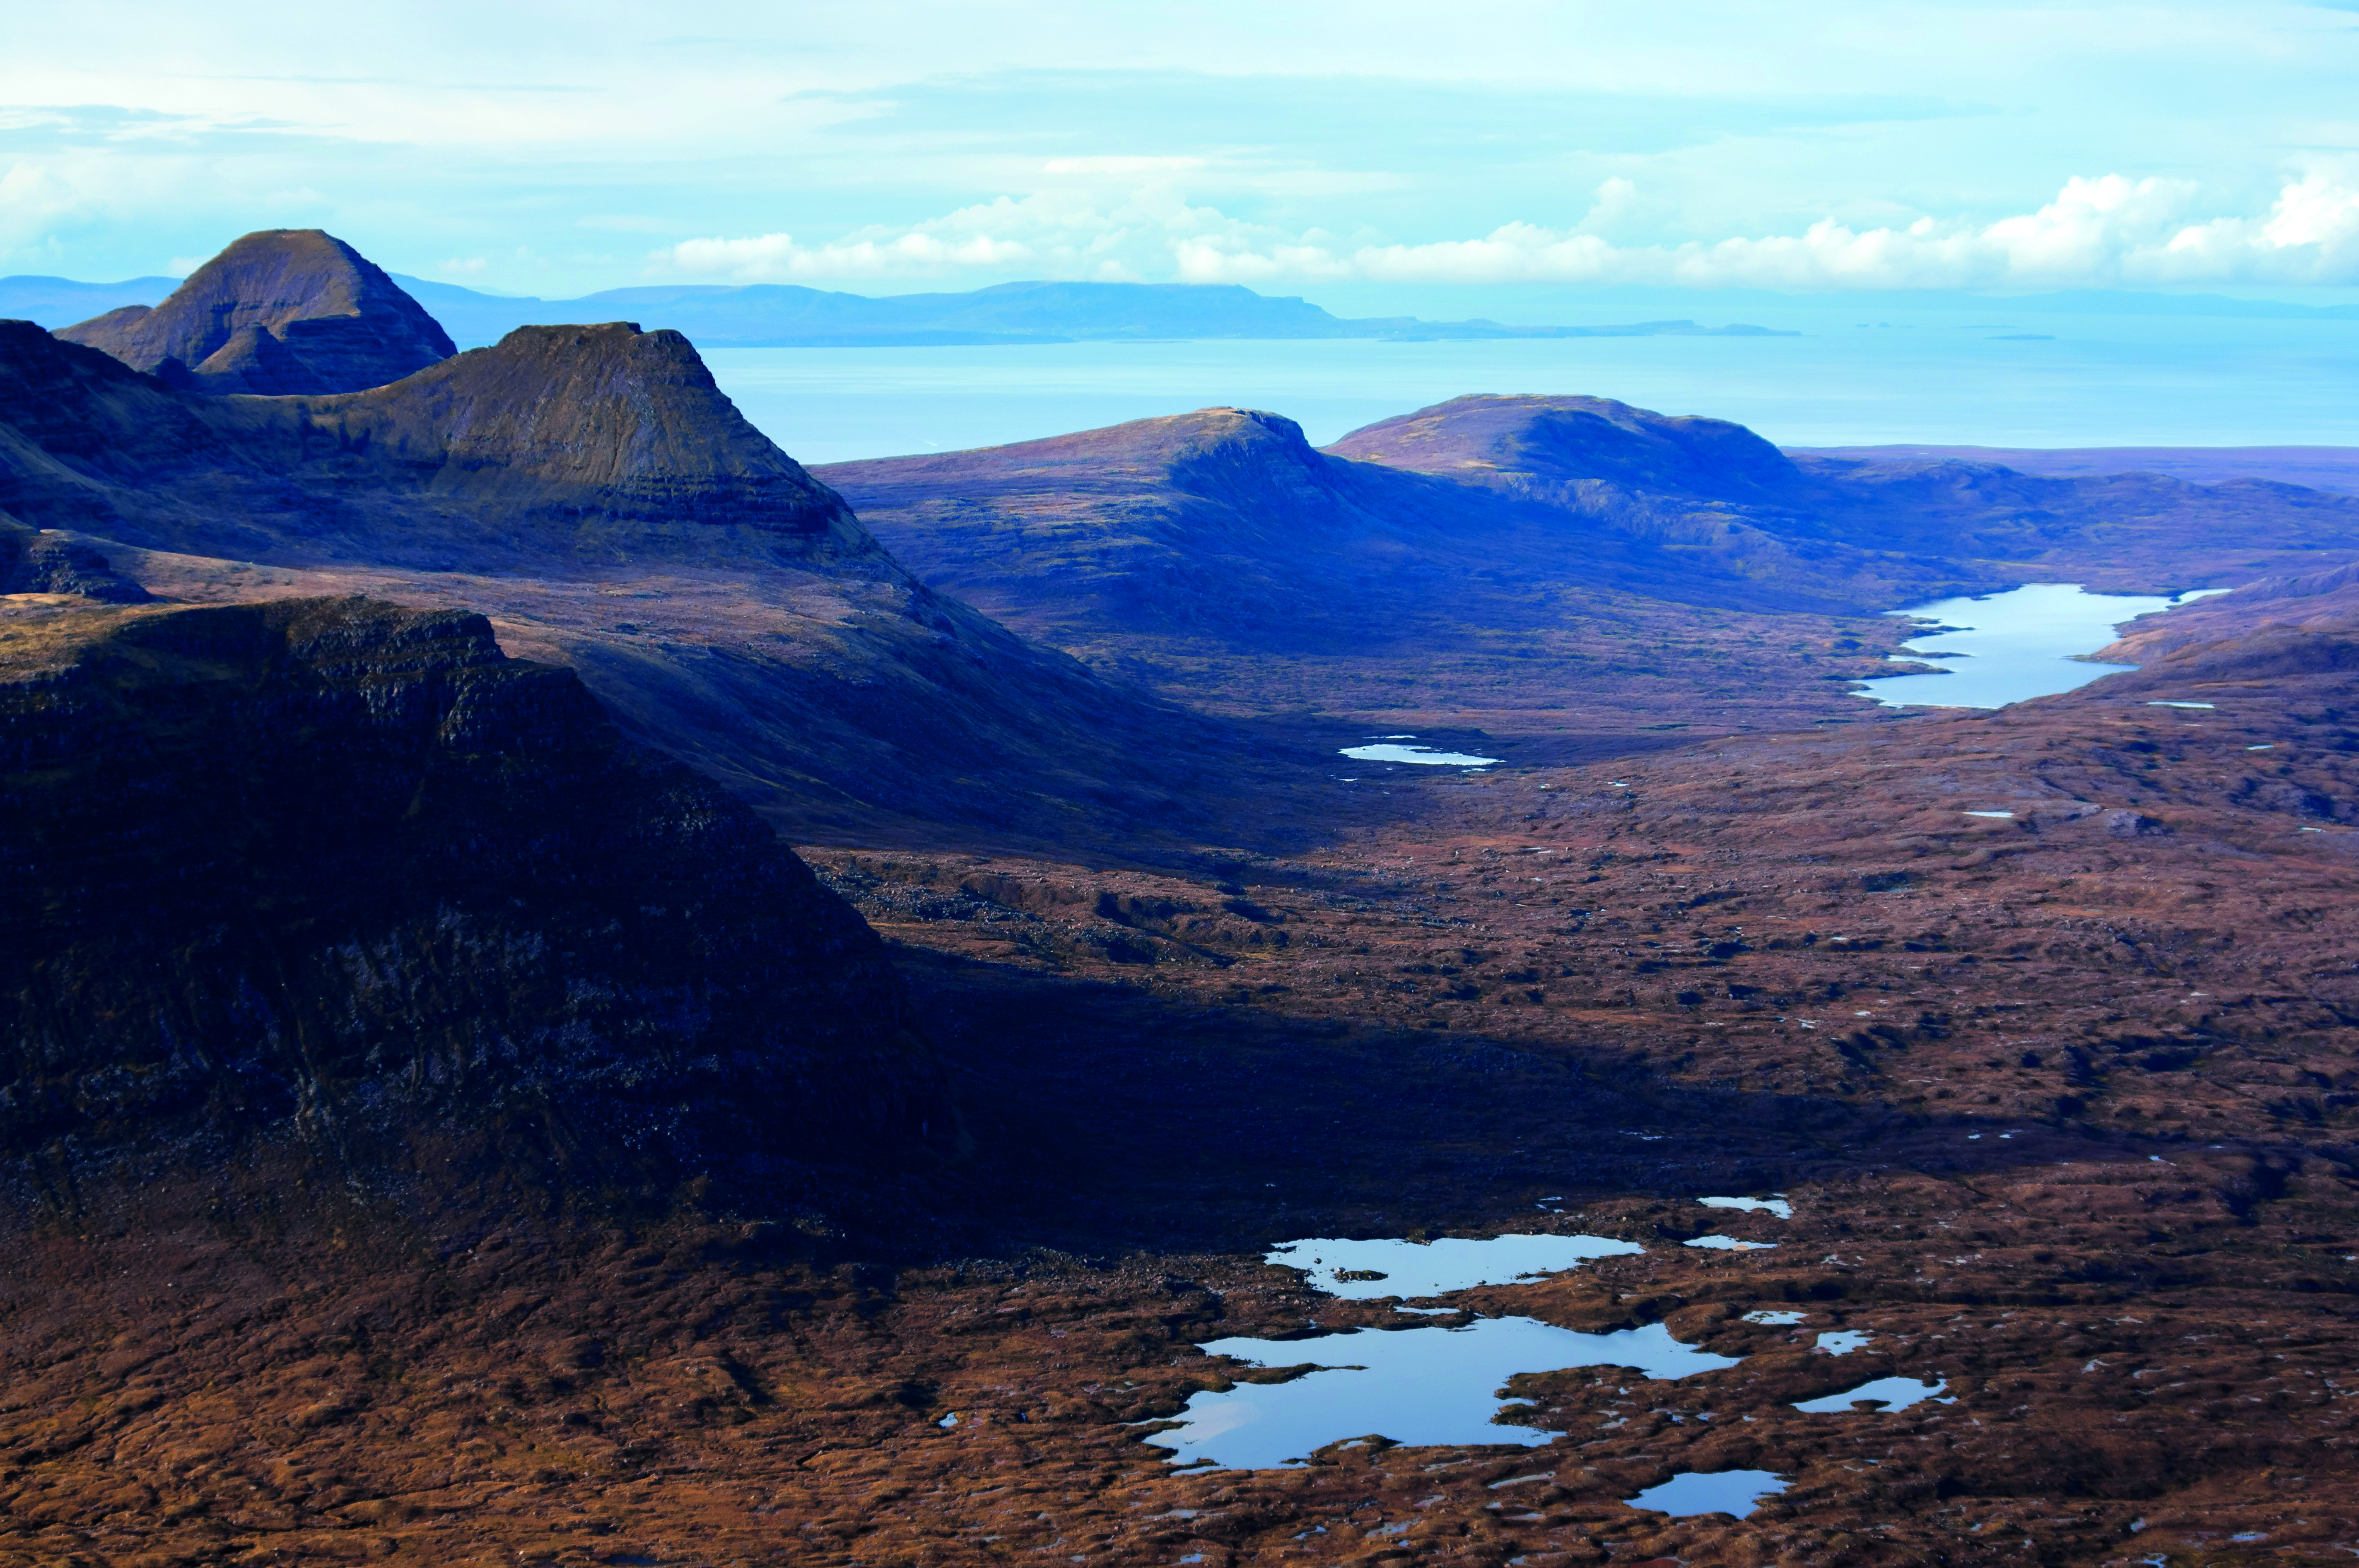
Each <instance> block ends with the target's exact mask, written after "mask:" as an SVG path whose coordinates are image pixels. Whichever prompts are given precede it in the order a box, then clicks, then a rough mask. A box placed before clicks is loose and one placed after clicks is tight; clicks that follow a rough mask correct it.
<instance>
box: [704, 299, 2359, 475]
mask: <svg viewBox="0 0 2359 1568" xmlns="http://www.w3.org/2000/svg"><path fill="white" fill-rule="evenodd" d="M1711 324H1715V325H1716V324H1719V323H1711ZM1756 324H1758V325H1763V326H1767V327H1771V328H1773V329H1777V330H1787V331H1792V332H1794V333H1795V335H1794V336H1790V337H1766V336H1765V337H1671V336H1658V337H1623V338H1566V339H1510V340H1494V341H1373V340H1360V339H1335V340H1323V339H1314V340H1284V341H1251V340H1201V339H1200V340H1189V341H1144V342H1077V343H1038V344H1025V345H1020V346H1006V347H1001V346H992V347H975V348H892V349H867V348H859V349H711V350H707V351H705V357H706V359H707V361H708V362H710V363H711V365H712V372H713V374H714V376H715V377H716V378H718V380H719V382H720V384H721V385H722V387H723V390H725V391H726V392H727V393H728V394H729V395H730V396H731V397H732V398H734V400H735V401H736V403H737V405H738V406H739V407H740V408H741V409H743V410H744V411H745V416H746V417H747V418H749V419H751V420H752V421H753V422H754V423H755V425H756V426H757V427H760V428H761V429H762V430H763V431H764V432H765V433H766V434H767V435H768V436H770V437H771V438H773V439H774V440H776V441H777V443H778V444H779V445H780V446H781V447H783V448H785V449H787V450H788V452H790V453H792V454H793V455H794V456H795V457H796V458H798V459H799V460H801V461H803V462H805V463H829V462H843V461H848V460H853V459H858V458H875V457H893V456H900V455H905V454H910V453H918V452H937V451H957V450H961V449H966V448H972V447H986V446H997V445H1001V444H1004V443H1006V442H1011V441H1023V440H1030V439H1034V438H1038V437H1043V436H1053V435H1060V434H1063V433H1066V432H1068V431H1073V430H1085V429H1091V428H1093V427H1099V426H1103V425H1114V424H1119V423H1121V422H1122V421H1124V420H1128V419H1144V418H1150V417H1153V416H1159V415H1169V414H1181V413H1186V412H1187V411H1189V410H1190V409H1195V408H1203V407H1209V406H1219V405H1229V406H1242V407H1249V408H1259V409H1266V410H1268V411H1270V412H1272V413H1277V414H1283V415H1285V416H1287V417H1288V418H1290V419H1293V420H1295V421H1296V422H1297V423H1299V425H1301V427H1302V428H1303V430H1304V433H1305V434H1306V435H1308V436H1309V437H1310V440H1311V441H1312V442H1313V443H1314V444H1321V445H1323V444H1324V443H1326V442H1330V441H1332V440H1334V439H1336V438H1338V437H1341V436H1343V435H1344V434H1345V433H1346V432H1348V431H1351V430H1353V429H1356V428H1358V427H1361V426H1363V425H1366V424H1370V423H1372V422H1374V421H1375V420H1378V419H1383V418H1386V417H1389V416H1392V415H1396V414H1403V413H1407V412H1409V411H1411V410H1413V409H1418V408H1423V407H1427V406H1431V405H1433V404H1436V403H1440V402H1444V401H1446V400H1448V399H1450V398H1452V397H1457V396H1461V395H1465V394H1468V393H1502V394H1513V393H1545V394H1568V393H1580V394H1587V395H1594V396H1600V397H1612V398H1617V399H1619V400H1621V401H1623V402H1625V403H1631V404H1636V405H1637V406H1640V407H1643V408H1651V409H1654V410H1656V411H1657V412H1659V413H1664V414H1700V415H1709V416H1713V417H1716V418H1722V419H1733V420H1735V421H1737V422H1738V423H1740V424H1743V425H1747V426H1750V427H1752V428H1753V429H1755V430H1756V431H1758V432H1759V433H1760V434H1761V435H1763V436H1765V437H1767V438H1769V439H1770V440H1772V441H1775V442H1777V444H1778V445H1780V446H1788V447H1838V446H1860V445H1951V446H1988V447H2114V446H2128V447H2136V446H2191V447H2236V446H2359V320H2342V319H2293V320H2287V319H2241V318H2233V317H2230V318H2214V317H2153V316H2104V315H2062V314H2055V313H2049V314H2042V315H2033V314H2028V313H2027V314H2024V315H2020V316H2013V317H2010V316H2009V315H2007V314H2006V313H2005V311H2004V309H2003V308H1994V309H1993V310H1991V311H1989V312H1987V313H1983V314H1976V313H1973V312H1961V311H1957V310H1938V311H1936V310H1928V311H1924V312H1921V313H1919V314H1917V315H1913V316H1912V315H1909V314H1907V313H1895V312H1891V311H1884V310H1879V311H1878V312H1877V313H1873V314H1871V313H1867V312H1855V311H1849V310H1844V309H1842V308H1839V307H1838V308H1813V309H1811V310H1809V311H1792V312H1788V313H1786V314H1784V315H1782V316H1780V317H1778V318H1777V319H1761V320H1757V321H1756Z"/></svg>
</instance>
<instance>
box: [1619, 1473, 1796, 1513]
mask: <svg viewBox="0 0 2359 1568" xmlns="http://www.w3.org/2000/svg"><path fill="white" fill-rule="evenodd" d="M1785 1489H1786V1483H1785V1481H1784V1480H1783V1479H1782V1478H1781V1477H1780V1476H1778V1475H1777V1472H1776V1471H1774V1470H1712V1471H1702V1470H1690V1471H1689V1472H1688V1473H1687V1474H1686V1475H1684V1476H1672V1477H1671V1478H1670V1479H1669V1480H1668V1481H1666V1482H1664V1483H1663V1484H1662V1485H1661V1486H1659V1487H1647V1489H1646V1490H1645V1491H1643V1492H1641V1493H1639V1494H1638V1495H1637V1496H1636V1497H1635V1498H1625V1499H1624V1500H1625V1502H1627V1503H1628V1504H1629V1506H1630V1507H1632V1508H1634V1509H1653V1510H1654V1511H1655V1512H1657V1513H1665V1514H1670V1515H1673V1516H1675V1517H1685V1516H1687V1515H1690V1514H1734V1515H1735V1516H1736V1517H1737V1518H1738V1519H1743V1518H1745V1516H1746V1515H1747V1514H1749V1513H1751V1512H1752V1511H1753V1510H1754V1509H1756V1508H1758V1507H1759V1506H1760V1504H1761V1499H1762V1498H1774V1497H1776V1496H1777V1494H1778V1493H1780V1492H1782V1491H1784V1490H1785Z"/></svg>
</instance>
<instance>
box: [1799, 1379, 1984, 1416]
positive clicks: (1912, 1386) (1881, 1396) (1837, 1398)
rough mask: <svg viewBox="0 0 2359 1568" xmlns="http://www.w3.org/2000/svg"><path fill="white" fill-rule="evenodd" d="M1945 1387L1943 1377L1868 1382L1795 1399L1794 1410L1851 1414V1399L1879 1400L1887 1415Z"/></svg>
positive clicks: (1817, 1413)
mask: <svg viewBox="0 0 2359 1568" xmlns="http://www.w3.org/2000/svg"><path fill="white" fill-rule="evenodd" d="M1947 1387H1949V1379H1945V1378H1935V1379H1932V1380H1931V1381H1930V1382H1924V1383H1920V1382H1919V1381H1918V1380H1917V1379H1914V1378H1878V1379H1876V1380H1875V1381H1874V1382H1872V1383H1862V1384H1861V1385H1860V1386H1859V1387H1858V1388H1856V1389H1845V1390H1843V1392H1842V1393H1839V1394H1829V1395H1827V1396H1826V1397H1825V1398H1823V1399H1816V1400H1796V1401H1795V1404H1794V1408H1795V1409H1796V1410H1798V1411H1806V1412H1808V1413H1810V1414H1811V1415H1825V1414H1829V1413H1833V1414H1838V1415H1847V1414H1849V1413H1851V1408H1852V1401H1853V1400H1883V1401H1884V1410H1883V1411H1882V1412H1881V1413H1883V1414H1886V1415H1888V1414H1890V1413H1892V1412H1893V1411H1905V1410H1907V1409H1908V1407H1909V1406H1910V1405H1916V1404H1922V1403H1924V1402H1925V1401H1926V1400H1930V1399H1933V1398H1935V1397H1936V1396H1938V1395H1939V1394H1940V1391H1941V1390H1943V1389H1945V1388H1947ZM1941 1402H1942V1403H1944V1404H1947V1403H1948V1402H1949V1401H1948V1400H1942V1401H1941Z"/></svg>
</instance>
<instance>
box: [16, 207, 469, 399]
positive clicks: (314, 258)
mask: <svg viewBox="0 0 2359 1568" xmlns="http://www.w3.org/2000/svg"><path fill="white" fill-rule="evenodd" d="M58 335H59V336H60V337H61V338H64V339H66V340H67V341H70V342H77V343H82V344H86V345H88V346H89V347H91V348H94V349H103V350H104V351H106V352H108V353H110V354H113V355H114V357H115V358H117V359H119V360H121V361H122V362H124V363H125V364H127V365H129V366H131V367H132V368H133V369H135V370H143V371H148V372H151V373H155V374H156V375H158V376H160V377H161V378H163V379H164V380H165V381H168V382H170V383H171V384H174V385H178V386H187V387H191V388H195V389H197V390H200V391H204V392H214V393H233V392H246V393H261V394H265V395H277V394H283V393H324V392H353V391H358V390H360V389H361V388H363V387H370V386H379V385H382V384H385V383H386V382H389V381H398V380H400V379H401V378H402V377H403V376H405V375H408V374H409V373H411V372H413V371H419V370H423V369H425V368H426V367H427V366H428V365H430V364H432V363H434V362H436V361H437V360H441V359H447V358H448V357H449V356H450V355H451V354H452V353H453V352H455V349H454V348H453V346H452V344H451V338H450V334H449V333H447V332H445V331H443V330H442V328H441V327H440V324H438V323H437V322H436V321H435V319H434V318H433V317H431V316H429V315H428V314H427V313H426V311H425V310H424V309H423V308H421V307H420V306H419V303H418V301H416V300H415V299H412V298H411V297H409V296H408V295H407V294H405V293H403V292H402V289H401V286H400V285H399V284H397V283H396V282H394V281H393V279H392V278H390V277H388V276H386V274H385V272H384V270H383V269H382V268H380V267H378V266H377V265H375V263H373V262H371V261H370V260H369V259H368V258H367V257H365V256H364V255H362V254H360V253H359V252H358V251H355V250H353V248H352V247H351V246H350V245H348V244H346V243H343V242H342V240H339V239H337V238H336V237H335V236H333V235H332V234H328V233H324V232H321V231H320V230H318V229H266V230H263V231H261V232H257V233H252V234H248V235H246V236H245V237H244V238H243V239H240V240H238V241H236V242H235V243H233V244H231V245H230V247H229V248H228V249H226V250H224V251H223V252H222V253H221V254H219V255H217V256H215V257H213V259H212V260H211V261H209V262H207V263H206V264H205V265H203V266H201V267H199V268H198V269H197V270H196V271H195V272H193V273H191V274H190V276H189V278H188V281H186V282H185V283H183V284H181V285H180V287H178V288H176V289H174V290H173V291H172V293H171V295H170V296H169V297H167V298H166V299H165V300H164V302H163V303H162V304H160V305H158V306H156V307H155V308H152V309H150V308H148V307H147V306H144V305H125V306H122V307H119V308H115V309H113V310H110V311H108V312H106V313H105V314H104V315H103V316H97V317H93V318H92V319H90V320H87V321H83V322H80V323H78V324H77V325H74V326H71V327H67V328H64V329H62V330H60V332H59V333H58Z"/></svg>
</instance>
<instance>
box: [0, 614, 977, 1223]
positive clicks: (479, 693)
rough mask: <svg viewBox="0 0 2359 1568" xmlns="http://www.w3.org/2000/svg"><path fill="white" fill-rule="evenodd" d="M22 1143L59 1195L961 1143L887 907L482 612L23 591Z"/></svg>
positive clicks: (631, 1178) (4, 800)
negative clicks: (251, 1161)
mask: <svg viewBox="0 0 2359 1568" xmlns="http://www.w3.org/2000/svg"><path fill="white" fill-rule="evenodd" d="M0 817H5V820H6V821H7V822H8V823H9V825H10V831H9V833H8V835H7V838H6V840H5V856H4V857H0V1021H4V1022H0V1042H5V1044H0V1053H5V1054H0V1157H5V1162H6V1164H7V1165H8V1166H9V1167H10V1168H11V1169H10V1172H9V1177H10V1180H9V1184H10V1185H12V1186H15V1187H16V1188H17V1192H16V1196H17V1197H18V1198H19V1199H20V1200H21V1201H25V1202H29V1203H31V1204H33V1205H34V1206H36V1207H37V1208H60V1207H62V1208H71V1207H73V1206H77V1205H79V1204H81V1203H83V1202H85V1201H91V1199H90V1195H91V1194H92V1193H93V1192H96V1191H99V1190H101V1189H102V1188H107V1187H119V1186H120V1185H121V1178H123V1177H124V1176H126V1175H129V1174H134V1173H143V1172H149V1171H155V1172H163V1173H173V1172H182V1173H186V1172H191V1171H200V1170H204V1169H207V1168H210V1167H211V1166H212V1165H213V1164H215V1163H216V1162H222V1161H224V1160H227V1159H230V1158H232V1157H233V1156H238V1157H241V1158H243V1157H245V1156H247V1155H252V1154H254V1152H255V1151H257V1150H259V1151H263V1152H266V1153H268V1154H269V1157H270V1158H271V1159H274V1160H277V1161H279V1162H282V1163H283V1162H286V1161H288V1160H292V1161H294V1162H296V1163H297V1164H298V1165H299V1166H302V1167H305V1168H312V1167H324V1168H325V1169H327V1170H328V1171H331V1172H334V1173H342V1175H343V1176H344V1177H345V1178H346V1179H348V1180H350V1181H352V1182H355V1183H359V1184H364V1185H365V1184H372V1183H378V1182H384V1181H390V1182H393V1183H395V1184H402V1183H405V1182H406V1183H408V1184H411V1185H412V1186H417V1185H419V1184H424V1185H425V1186H426V1187H429V1188H430V1187H432V1186H434V1185H435V1184H438V1183H441V1182H444V1181H446V1180H457V1179H459V1178H460V1177H461V1176H463V1175H464V1174H465V1173H469V1172H471V1171H483V1170H486V1169H494V1168H496V1169H498V1170H500V1171H503V1172H505V1173H506V1174H507V1175H508V1176H510V1177H512V1178H514V1177H522V1178H523V1179H526V1180H527V1181H545V1182H547V1183H549V1184H550V1185H551V1186H552V1187H554V1186H555V1185H557V1184H560V1183H561V1184H563V1186H564V1187H565V1188H566V1189H568V1190H570V1191H572V1192H574V1193H577V1194H580V1193H592V1194H594V1193H600V1192H623V1193H628V1192H633V1191H637V1192H642V1193H645V1192H647V1191H650V1190H653V1191H658V1192H660V1191H661V1190H663V1189H664V1188H665V1187H666V1185H667V1184H669V1183H671V1182H673V1181H676V1180H678V1179H679V1178H681V1177H682V1176H684V1175H688V1174H697V1173H701V1174H704V1175H707V1176H709V1177H710V1178H712V1181H714V1182H716V1183H719V1184H722V1185H723V1187H724V1188H730V1189H733V1190H736V1191H740V1192H745V1193H756V1194H765V1195H768V1196H769V1197H770V1198H772V1199H773V1200H775V1199H776V1198H777V1195H779V1194H780V1193H781V1192H785V1191H791V1190H792V1189H793V1188H794V1187H795V1185H796V1183H797V1181H798V1180H799V1177H798V1174H797V1173H799V1172H808V1171H809V1170H810V1168H811V1166H812V1165H813V1163H814V1162H843V1161H845V1160H852V1161H864V1160H872V1159H877V1158H884V1159H887V1160H889V1159H893V1158H897V1157H899V1156H901V1155H908V1154H915V1153H918V1152H921V1151H923V1150H925V1149H928V1148H929V1147H930V1148H934V1149H945V1148H948V1147H949V1146H950V1145H951V1141H952V1138H953V1133H952V1117H951V1111H950V1109H949V1106H948V1103H947V1100H946V1098H945V1095H944V1091H943V1090H942V1088H941V1087H940V1081H939V1078H938V1076H937V1074H936V1070H935V1068H934V1065H933V1064H932V1061H931V1058H930V1056H929V1054H928V1052H927V1050H926V1048H925V1046H924V1045H923V1044H922V1042H921V1041H919V1039H918V1038H917V1037H916V1036H915V1034H914V1033H911V1032H910V1030H909V1029H908V1027H907V1025H906V1023H905V1015H904V1010H903V1002H902V999H901V993H900V991H899V989H897V983H896V982H895V980H894V979H893V978H892V976H891V974H890V972H889V970H888V969H887V968H886V962H885V958H884V955H883V952H882V950H881V947H880V946H879V944H878V942H877V939H876V937H875V935H874V934H873V933H872V932H870V931H869V929H868V928H867V926H866V925H864V923H863V922H862V921H861V920H860V918H859V917H858V916H857V915H856V914H853V912H852V911H851V910H850V909H849V908H848V907H847V906H845V905H844V904H843V903H842V902H841V901H840V900H839V899H837V898H836V897H835V896H834V895H833V894H832V893H829V892H826V891H825V890H823V889H821V887H820V886H819V885H818V884H817V883H816V882H815V881H813V879H812V877H811V875H810V871H808V870H807V869H806V868H805V867H804V866H803V864H802V862H801V861H800V860H798V859H796V857H795V856H794V855H793V854H791V853H790V852H788V850H786V849H783V848H781V847H780V846H778V845H777V843H776V842H775V841H774V840H773V838H772V837H771V835H770V833H769V832H768V830H767V829H766V828H765V827H763V826H762V825H761V823H760V822H759V821H758V819H756V817H755V816H753V814H752V813H751V812H749V811H748V810H746V809H745V807H743V806H739V805H738V804H736V803H735V802H734V801H733V800H731V799H730V798H729V797H727V796H726V795H723V793H722V792H721V791H720V790H719V789H718V788H716V787H715V786H713V785H712V784H709V783H707V782H706V781H705V780H704V779H702V778H701V777H700V776H699V775H697V774H695V773H691V772H690V771H689V770H688V769H686V768H684V767H682V766H680V765H679V764H677V763H675V762H669V761H668V760H665V759H662V758H660V757H658V756H657V755H656V754H654V753H651V752H646V751H643V750H641V749H639V748H637V747H636V746H633V745H631V744H629V743H627V742H625V741H623V739H622V738H621V737H620V735H619V734H618V733H617V732H616V731H615V730H614V727H613V726H612V725H611V724H610V723H609V722H608V720H607V719H606V718H605V716H604V715H603V712H602V711H601V710H600V709H599V708H598V707H597V705H596V704H595V703H594V702H593V701H592V699H591V698H590V697H589V696H588V694H587V693H586V692H585V691H584V690H583V688H582V686H581V684H580V682H579V681H578V680H577V679H576V678H575V677H574V676H572V675H571V673H570V672H567V671H562V670H558V669H552V668H549V667H545V666H541V665H530V664H526V663H522V662H519V661H514V660H510V659H507V658H506V657H505V656H504V655H503V654H501V653H500V651H499V649H498V647H497V645H496V644H495V643H494V641H493V639H492V635H491V630H490V627H489V625H488V624H487V623H486V622H484V620H483V619H482V618H481V617H479V616H474V615H469V614H463V613H456V612H449V611H444V612H418V611H405V610H400V609H397V608H394V607H391V606H387V605H384V604H379V603H375V602H371V601H368V600H357V599H351V600H280V601H277V602H275V603H270V604H255V605H235V606H222V607H210V608H197V609H186V608H170V609H168V608H161V607H158V608H156V609H115V608H98V607H92V608H90V609H60V610H52V611H49V612H48V613H46V614H31V613H26V614H18V615H15V616H12V617H10V618H8V619H6V620H5V621H0ZM446 1160H448V1161H451V1162H453V1164H454V1166H455V1170H453V1169H451V1168H446V1167H444V1166H443V1164H442V1162H443V1161H446ZM429 1165H430V1167H431V1168H430V1169H429Z"/></svg>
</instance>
